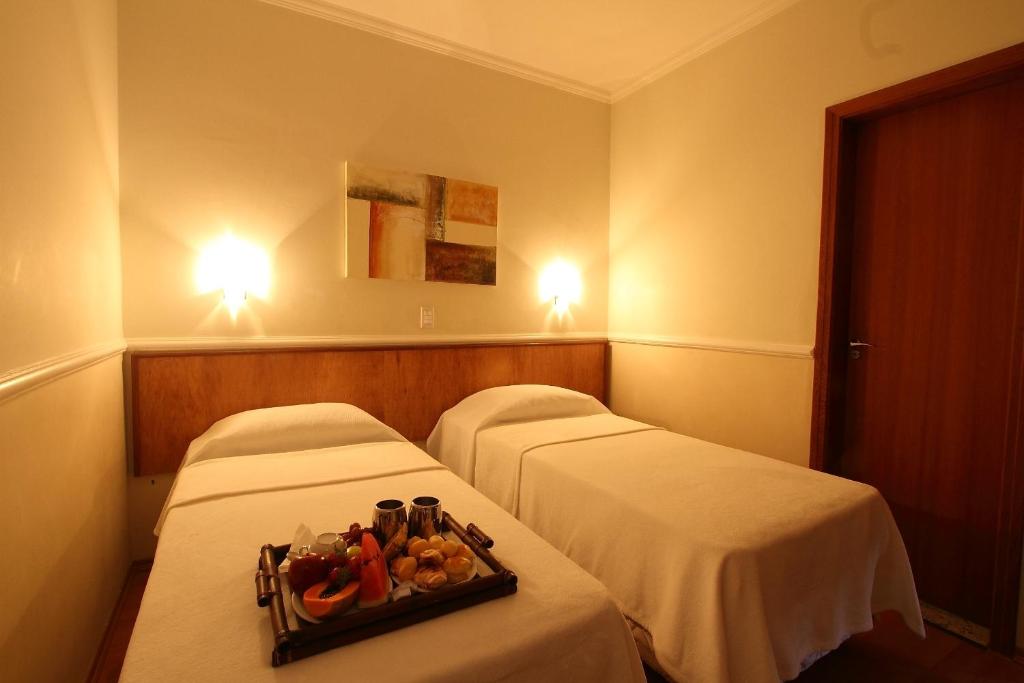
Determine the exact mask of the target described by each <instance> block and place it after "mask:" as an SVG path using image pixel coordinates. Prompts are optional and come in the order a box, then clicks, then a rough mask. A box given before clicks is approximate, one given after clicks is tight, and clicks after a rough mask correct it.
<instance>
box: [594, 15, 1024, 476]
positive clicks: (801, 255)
mask: <svg viewBox="0 0 1024 683" xmlns="http://www.w3.org/2000/svg"><path fill="white" fill-rule="evenodd" d="M1022 40H1024V3H1021V2H1019V1H1018V0H956V1H953V0H899V1H892V2H878V1H871V0H841V1H840V0H803V1H802V2H798V3H796V4H795V5H793V6H792V7H790V8H789V9H787V10H785V11H783V12H782V13H780V14H778V15H776V16H775V17H773V18H771V19H769V20H768V21H766V22H765V23H763V24H761V25H759V26H757V27H755V28H754V29H752V30H751V31H749V32H746V33H743V34H742V35H740V36H738V37H736V38H734V39H733V40H731V41H729V42H727V43H725V44H724V45H722V46H720V47H718V48H716V49H715V50H713V51H711V52H709V53H707V54H705V55H703V56H701V57H699V58H697V59H696V60H694V61H692V62H690V63H688V64H686V65H684V66H682V67H681V68H679V69H678V70H676V71H674V72H672V73H671V74H669V75H667V76H665V77H664V78H662V79H660V80H658V81H656V82H655V83H653V84H651V85H649V86H647V87H646V88H643V89H642V90H640V91H638V92H636V93H635V94H633V95H631V96H630V97H628V98H626V99H624V100H622V101H620V102H618V103H616V104H614V105H613V106H612V133H611V219H610V220H611V226H610V276H609V292H610V297H609V327H610V330H611V332H612V333H613V334H622V335H625V336H629V335H638V334H645V335H661V336H667V337H680V338H684V339H694V338H696V339H699V340H712V341H719V342H722V341H723V340H724V343H726V344H730V343H739V344H742V345H751V346H755V347H756V346H758V345H796V346H801V345H802V346H805V347H810V346H811V345H812V344H813V342H814V324H815V306H816V297H817V267H818V234H819V230H820V211H821V171H822V150H823V145H824V110H825V107H827V106H828V105H830V104H834V103H837V102H841V101H843V100H846V99H850V98H852V97H855V96H857V95H860V94H863V93H866V92H870V91H873V90H877V89H879V88H882V87H884V86H887V85H891V84H894V83H898V82H900V81H903V80H906V79H908V78H911V77H913V76H917V75H921V74H924V73H928V72H931V71H934V70H936V69H939V68H942V67H945V66H949V65H951V64H955V63H957V62H961V61H964V60H966V59H969V58H971V57H976V56H978V55H981V54H984V53H986V52H990V51H993V50H996V49H998V48H1002V47H1006V46H1008V45H1010V44H1013V43H1015V42H1019V41H1022ZM613 358H615V359H616V360H615V361H614V370H613V383H612V405H613V407H614V408H615V409H616V410H619V411H621V412H623V413H625V414H628V415H631V416H634V417H638V418H641V419H651V420H653V421H657V422H660V423H662V424H665V425H667V426H669V427H671V428H673V429H678V430H680V431H685V432H687V433H690V434H693V435H695V436H698V437H702V438H707V439H710V440H713V441H720V442H722V443H726V444H728V445H735V446H742V447H743V448H747V449H750V450H753V451H756V452H760V453H765V454H768V455H773V456H776V457H780V458H783V459H786V460H790V461H793V462H800V463H806V462H807V456H808V447H809V435H808V429H809V416H810V386H811V384H810V380H809V378H810V374H811V372H812V362H811V360H810V359H809V358H807V359H804V360H797V359H792V358H779V357H773V356H754V357H751V356H748V355H744V354H735V353H722V352H717V351H696V350H684V349H671V348H662V349H659V348H654V347H649V346H648V347H634V348H629V349H625V348H623V347H622V346H621V345H616V346H615V350H614V352H613Z"/></svg>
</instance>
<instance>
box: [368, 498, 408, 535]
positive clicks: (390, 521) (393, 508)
mask: <svg viewBox="0 0 1024 683" xmlns="http://www.w3.org/2000/svg"><path fill="white" fill-rule="evenodd" d="M408 521H409V517H408V515H407V514H406V512H405V503H404V502H403V501H401V500H395V499H394V498H389V499H388V500H382V501H380V502H378V503H377V505H375V506H374V508H373V535H374V536H376V537H377V541H378V542H379V543H380V544H381V545H382V546H383V545H384V544H385V543H387V542H388V541H389V540H390V539H391V537H392V536H394V535H395V534H396V533H398V529H399V527H401V526H402V525H403V524H405V523H406V522H408Z"/></svg>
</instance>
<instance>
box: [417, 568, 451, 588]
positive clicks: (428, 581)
mask: <svg viewBox="0 0 1024 683" xmlns="http://www.w3.org/2000/svg"><path fill="white" fill-rule="evenodd" d="M413 580H414V581H416V585H417V586H419V587H420V588H426V589H428V590H434V589H435V588H440V587H441V586H443V585H445V584H446V583H448V575H447V574H445V573H444V571H443V570H441V569H438V568H437V567H423V568H422V569H420V570H419V571H418V572H416V576H415V577H414V578H413Z"/></svg>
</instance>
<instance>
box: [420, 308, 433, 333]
mask: <svg viewBox="0 0 1024 683" xmlns="http://www.w3.org/2000/svg"><path fill="white" fill-rule="evenodd" d="M420 329H421V330H432V329H434V307H433V306H420Z"/></svg>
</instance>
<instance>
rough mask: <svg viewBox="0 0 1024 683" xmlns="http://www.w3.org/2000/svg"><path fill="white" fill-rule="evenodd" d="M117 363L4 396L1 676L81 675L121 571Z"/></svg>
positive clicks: (0, 412)
mask: <svg viewBox="0 0 1024 683" xmlns="http://www.w3.org/2000/svg"><path fill="white" fill-rule="evenodd" d="M122 406H123V404H122V398H121V362H120V358H116V357H115V358H111V359H108V360H106V361H104V362H102V363H100V364H98V365H93V366H91V367H89V368H87V369H85V370H82V371H79V372H77V373H74V374H72V375H69V376H68V377H65V378H64V379H61V380H59V381H57V382H53V383H50V384H46V385H44V386H41V387H39V388H37V389H34V390H32V391H29V392H28V393H26V394H22V395H20V396H18V397H16V398H14V399H13V400H11V401H8V402H6V403H3V404H0V434H3V435H4V436H3V445H2V446H0V448H2V453H0V500H2V501H3V503H2V505H3V510H2V516H0V519H2V520H3V521H2V522H0V526H2V527H3V528H2V534H0V535H2V537H3V539H4V543H5V544H6V545H7V547H8V548H10V549H11V554H10V561H8V562H7V563H6V568H5V574H6V575H5V579H4V584H5V588H4V589H3V590H2V591H0V594H2V595H3V600H2V603H3V606H4V609H3V613H2V615H0V658H2V660H3V662H4V665H3V671H4V680H6V681H29V680H32V681H55V682H56V681H80V680H84V679H85V677H86V674H87V673H88V672H89V667H90V665H91V664H92V660H93V657H94V655H95V654H96V649H97V647H98V646H99V644H100V640H101V639H102V637H103V632H104V629H105V628H106V625H107V621H108V620H109V619H110V615H111V610H112V609H113V607H114V603H115V602H116V600H117V597H118V595H119V593H120V591H121V586H122V584H123V583H124V578H125V572H126V570H127V568H128V539H127V534H126V531H125V520H126V516H127V509H126V491H125V478H126V475H125V457H124V427H123V424H122V414H123V413H122Z"/></svg>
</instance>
